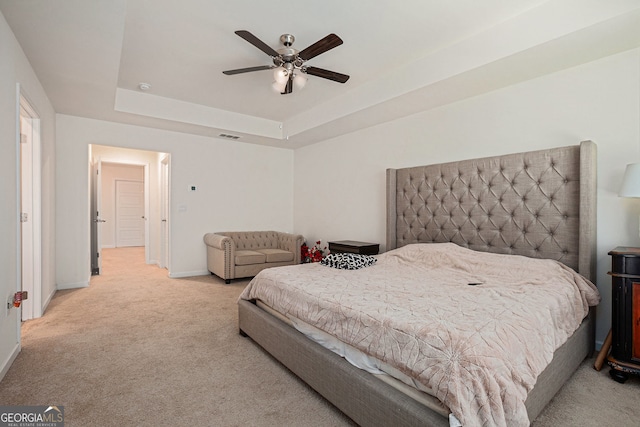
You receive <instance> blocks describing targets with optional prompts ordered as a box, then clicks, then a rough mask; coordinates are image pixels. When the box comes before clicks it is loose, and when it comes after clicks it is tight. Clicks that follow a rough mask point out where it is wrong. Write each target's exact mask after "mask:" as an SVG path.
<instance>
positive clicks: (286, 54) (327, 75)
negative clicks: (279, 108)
mask: <svg viewBox="0 0 640 427" xmlns="http://www.w3.org/2000/svg"><path fill="white" fill-rule="evenodd" d="M235 33H236V34H237V35H238V36H240V37H242V38H243V39H245V40H246V41H248V42H249V43H251V44H252V45H254V46H255V47H257V48H258V49H260V50H261V51H263V52H264V53H266V54H267V55H269V56H270V57H271V59H272V61H273V65H259V66H257V67H247V68H238V69H235V70H227V71H223V74H226V75H228V76H231V75H233V74H241V73H249V72H252V71H261V70H271V69H274V68H275V69H276V70H275V72H274V77H275V79H276V81H275V83H274V88H275V89H276V90H278V91H279V92H280V93H281V94H283V95H286V94H288V93H291V92H293V86H294V85H295V86H298V88H302V86H304V84H305V83H306V81H307V79H306V77H304V76H303V75H302V74H301V73H304V74H309V75H312V76H316V77H322V78H323V79H328V80H333V81H334V82H338V83H344V82H346V81H347V80H349V76H347V75H346V74H340V73H336V72H335V71H329V70H325V69H322V68H318V67H309V66H306V65H304V63H305V62H306V61H308V60H309V59H311V58H315V57H316V56H318V55H320V54H322V53H325V52H326V51H328V50H331V49H333V48H334V47H338V46H340V45H341V44H342V39H341V38H340V37H338V36H337V35H335V34H329V35H328V36H326V37H324V38H323V39H320V40H318V41H317V42H315V43H314V44H312V45H311V46H309V47H307V48H305V49H303V50H301V51H298V50H297V49H294V48H292V47H291V46H292V45H293V42H294V41H295V37H293V36H292V35H291V34H283V35H281V36H280V41H281V42H282V45H283V47H282V48H280V49H278V50H277V51H276V50H275V49H273V48H271V47H270V46H269V45H267V44H266V43H264V42H263V41H262V40H260V39H259V38H257V37H256V36H254V35H253V34H251V33H250V32H249V31H246V30H238V31H236V32H235ZM296 71H299V72H300V73H298V72H296Z"/></svg>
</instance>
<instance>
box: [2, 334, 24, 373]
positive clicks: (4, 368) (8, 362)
mask: <svg viewBox="0 0 640 427" xmlns="http://www.w3.org/2000/svg"><path fill="white" fill-rule="evenodd" d="M18 354H20V343H16V345H15V347H14V348H13V350H12V351H11V353H10V354H9V357H8V358H7V360H5V361H4V363H3V364H2V369H0V381H2V379H3V378H4V376H5V375H6V374H7V372H9V368H10V367H11V365H13V362H14V360H16V357H18Z"/></svg>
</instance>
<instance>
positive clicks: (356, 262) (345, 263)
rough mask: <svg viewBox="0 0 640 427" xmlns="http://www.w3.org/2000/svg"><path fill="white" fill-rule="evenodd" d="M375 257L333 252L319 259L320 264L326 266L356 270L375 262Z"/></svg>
mask: <svg viewBox="0 0 640 427" xmlns="http://www.w3.org/2000/svg"><path fill="white" fill-rule="evenodd" d="M376 261H377V259H376V258H375V257H372V256H370V255H362V254H351V253H335V254H329V255H327V256H326V257H324V258H323V259H322V261H320V264H322V265H326V266H327V267H333V268H340V269H342V270H358V269H359V268H363V267H369V266H370V265H373V264H375V262H376Z"/></svg>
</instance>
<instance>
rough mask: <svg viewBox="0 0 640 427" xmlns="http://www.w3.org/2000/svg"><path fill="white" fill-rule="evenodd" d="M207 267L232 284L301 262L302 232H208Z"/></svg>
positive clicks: (205, 240) (205, 238) (205, 239)
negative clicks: (234, 281) (272, 269)
mask: <svg viewBox="0 0 640 427" xmlns="http://www.w3.org/2000/svg"><path fill="white" fill-rule="evenodd" d="M204 242H205V243H206V245H207V268H208V270H209V271H210V272H211V273H212V274H215V275H216V276H218V277H220V278H222V279H224V281H225V283H230V282H231V279H237V278H241V277H252V276H255V275H256V274H258V273H259V272H260V271H262V270H264V269H265V268H269V267H279V266H282V265H292V264H300V246H302V243H303V242H304V238H303V237H302V236H301V235H300V234H290V233H283V232H279V231H233V232H223V233H207V234H205V235H204Z"/></svg>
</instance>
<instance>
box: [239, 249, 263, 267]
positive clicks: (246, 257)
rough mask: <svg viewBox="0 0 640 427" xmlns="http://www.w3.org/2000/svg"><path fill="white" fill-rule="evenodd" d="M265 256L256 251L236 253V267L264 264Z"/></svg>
mask: <svg viewBox="0 0 640 427" xmlns="http://www.w3.org/2000/svg"><path fill="white" fill-rule="evenodd" d="M266 260H267V256H266V255H265V254H263V253H260V252H257V251H236V259H235V263H236V265H250V264H264V263H265V262H266Z"/></svg>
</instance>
